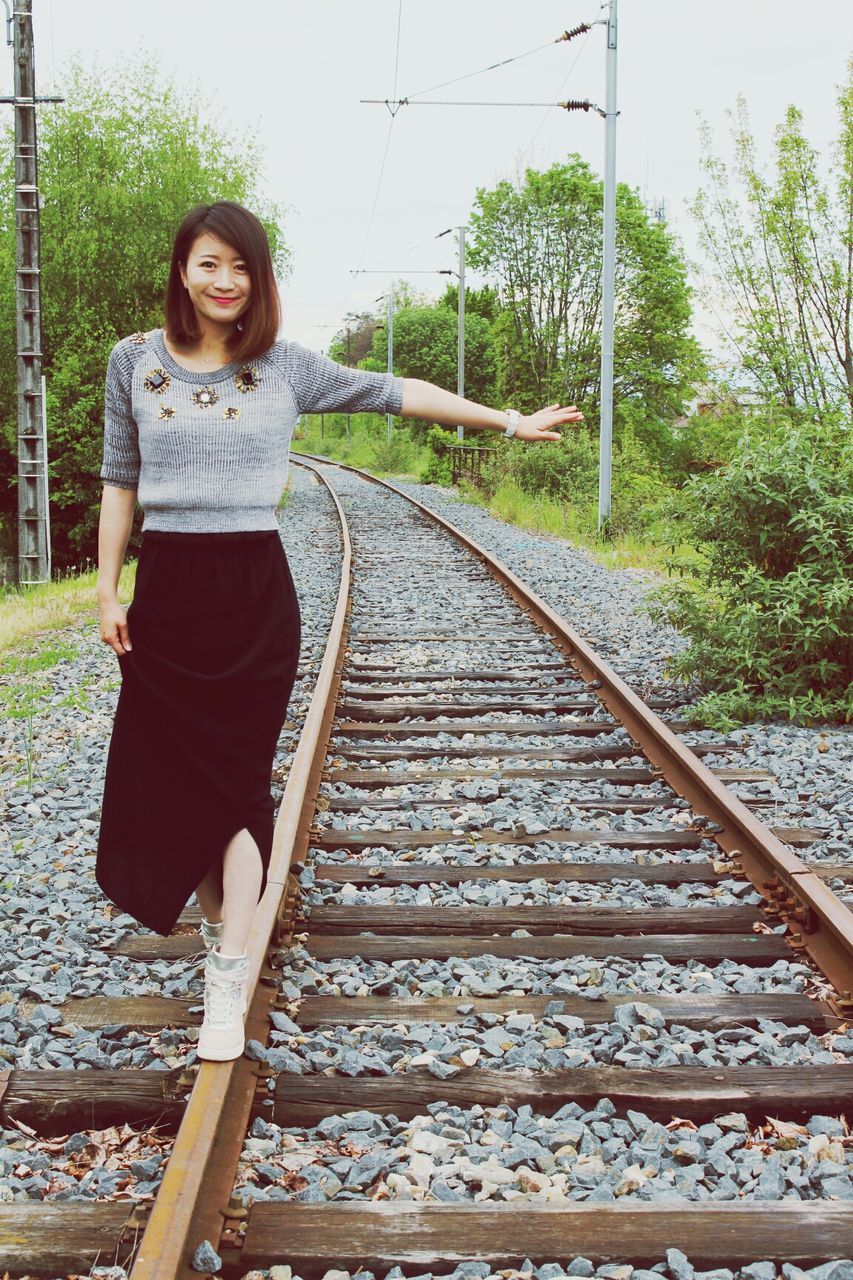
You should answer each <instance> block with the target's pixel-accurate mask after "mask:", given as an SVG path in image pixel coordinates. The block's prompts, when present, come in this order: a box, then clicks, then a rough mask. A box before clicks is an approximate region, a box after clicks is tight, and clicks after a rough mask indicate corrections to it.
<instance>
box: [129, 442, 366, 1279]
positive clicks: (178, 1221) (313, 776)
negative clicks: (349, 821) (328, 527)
mask: <svg viewBox="0 0 853 1280" xmlns="http://www.w3.org/2000/svg"><path fill="white" fill-rule="evenodd" d="M297 465H299V464H297ZM308 469H309V470H310V471H312V472H313V473H314V474H315V475H318V476H319V478H320V479H321V480H322V481H323V483H324V484H326V488H327V489H328V491H329V493H330V495H331V497H332V501H333V502H334V504H335V508H336V510H337V513H338V519H339V521H340V528H341V540H342V544H343V545H342V550H343V557H342V564H341V580H340V587H339V589H338V599H337V604H336V607H335V613H334V616H333V619H332V625H331V629H330V632H329V638H328V640H327V642H326V649H325V652H324V655H323V661H322V664H321V667H320V672H319V674H318V676H317V683H316V686H315V689H314V693H313V696H312V698H311V703H310V706H309V708H308V714H307V716H306V719H305V724H304V726H303V729H302V734H301V736H300V738H299V744H298V746H297V749H296V753H295V755H294V758H293V762H292V764H291V767H290V772H289V774H288V778H287V784H286V786H285V790H284V795H283V796H282V800H281V805H280V807H279V811H278V816H277V819H276V824H275V830H274V834H273V847H272V856H271V858H270V867H269V874H268V887H267V890H266V892H265V893H264V896H263V898H262V899H261V901H260V903H259V905H258V909H257V912H256V914H255V920H254V923H253V926H252V931H251V934H250V936H249V941H248V944H247V948H246V949H247V952H248V956H249V1012H248V1014H247V1018H246V1033H247V1039H248V1038H250V1037H253V1038H255V1039H264V1038H265V1036H266V1033H267V1031H268V1029H269V1018H268V1013H269V1010H270V1009H271V1008H272V1006H273V1000H274V988H273V986H272V985H270V984H269V983H263V982H261V980H260V979H261V977H262V976H265V977H269V976H271V971H270V970H268V969H267V967H266V956H267V948H268V947H269V944H270V940H271V938H272V937H273V934H274V932H275V930H276V929H277V927H278V925H279V922H280V912H281V908H282V899H283V895H284V892H285V887H286V885H287V878H288V871H289V868H290V864H291V861H292V860H293V854H294V849H295V848H296V847H297V845H298V843H299V841H300V839H302V840H305V839H307V829H308V826H309V825H310V821H311V816H312V813H313V806H314V795H315V793H316V789H317V784H318V782H319V777H320V772H321V770H322V767H323V759H324V756H325V751H326V744H327V741H328V737H329V730H330V726H331V721H332V716H333V714H334V708H335V700H336V695H337V689H338V684H339V682H340V659H341V650H342V648H343V644H344V636H345V630H346V616H347V612H348V609H349V596H350V583H351V577H352V546H351V544H350V538H349V531H348V529H347V523H346V518H345V516H344V513H343V510H342V508H341V505H340V503H339V502H338V499H337V496H336V495H335V493H334V491H333V490H332V488H331V486H329V485H328V484H327V483H326V481H325V479H324V478H323V476H322V474H321V473H320V472H319V471H318V470H317V469H316V468H314V467H311V466H310V465H309V466H308ZM258 1079H259V1070H258V1064H257V1063H254V1062H250V1061H249V1059H248V1058H245V1057H243V1058H237V1059H236V1060H235V1061H233V1062H203V1063H201V1065H200V1067H199V1070H198V1075H197V1077H196V1081H195V1084H194V1086H193V1090H192V1094H191V1095H190V1098H189V1101H188V1103H187V1107H186V1111H185V1113H184V1116H183V1119H182V1121H181V1125H180V1128H179V1130H178V1133H177V1136H176V1138H175V1145H174V1148H173V1150H172V1154H171V1157H170V1159H169V1162H168V1165H167V1167H166V1172H165V1174H164V1176H163V1181H162V1183H161V1184H160V1188H159V1191H158V1193H157V1198H156V1200H155V1201H154V1205H153V1207H152V1209H151V1213H150V1216H149V1218H148V1221H147V1224H146V1227H145V1232H144V1234H143V1236H142V1239H141V1241H140V1244H139V1249H138V1252H137V1255H136V1260H135V1262H134V1266H133V1270H132V1271H131V1278H132V1280H176V1277H187V1280H189V1277H192V1276H193V1275H195V1274H196V1273H195V1272H193V1271H191V1270H190V1269H189V1256H188V1254H189V1253H190V1252H191V1250H192V1249H193V1248H194V1247H195V1245H197V1244H198V1243H199V1242H200V1241H201V1240H203V1239H209V1240H212V1241H215V1242H217V1243H218V1242H219V1241H220V1239H221V1237H222V1236H223V1235H226V1236H227V1235H231V1236H232V1237H233V1236H235V1235H236V1233H237V1231H238V1229H239V1226H240V1219H241V1216H243V1213H244V1211H242V1210H241V1209H240V1208H239V1207H238V1206H237V1205H235V1204H233V1203H229V1198H230V1194H231V1190H232V1188H233V1185H234V1177H235V1172H236V1168H237V1161H238V1159H239V1156H240V1151H241V1148H242V1143H243V1138H244V1136H245V1132H246V1127H247V1124H248V1120H249V1114H250V1111H251V1106H252V1101H253V1098H254V1094H255V1088H256V1086H257V1081H258Z"/></svg>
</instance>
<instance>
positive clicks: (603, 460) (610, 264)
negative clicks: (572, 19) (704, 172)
mask: <svg viewBox="0 0 853 1280" xmlns="http://www.w3.org/2000/svg"><path fill="white" fill-rule="evenodd" d="M617 3H618V0H610V9H609V13H608V16H607V90H606V93H607V98H606V104H605V105H606V110H605V126H604V127H605V140H604V254H603V263H602V278H601V430H600V435H599V446H598V448H599V453H598V527H599V529H602V528H604V527H605V526H606V524H607V521H608V520H609V519H610V489H611V477H612V470H613V329H614V318H615V296H614V295H615V280H616V116H617V114H618V113H617V110H616V9H617Z"/></svg>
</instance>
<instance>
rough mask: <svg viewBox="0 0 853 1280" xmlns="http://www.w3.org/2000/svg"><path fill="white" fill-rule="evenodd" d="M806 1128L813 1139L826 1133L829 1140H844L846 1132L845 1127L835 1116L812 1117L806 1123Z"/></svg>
mask: <svg viewBox="0 0 853 1280" xmlns="http://www.w3.org/2000/svg"><path fill="white" fill-rule="evenodd" d="M806 1128H807V1129H808V1131H809V1133H810V1134H811V1135H812V1137H816V1136H817V1134H819V1133H825V1134H826V1135H827V1137H829V1138H843V1137H844V1135H845V1132H846V1130H845V1128H844V1125H843V1124H842V1123H841V1121H840V1120H838V1119H836V1117H835V1116H812V1117H811V1119H809V1120H807V1121H806Z"/></svg>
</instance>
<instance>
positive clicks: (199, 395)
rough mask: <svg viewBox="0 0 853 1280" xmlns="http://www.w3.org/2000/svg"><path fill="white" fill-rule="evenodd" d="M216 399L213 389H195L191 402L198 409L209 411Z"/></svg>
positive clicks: (217, 397)
mask: <svg viewBox="0 0 853 1280" xmlns="http://www.w3.org/2000/svg"><path fill="white" fill-rule="evenodd" d="M218 399H219V396H218V395H217V394H216V392H215V391H214V390H213V387H196V389H195V391H194V392H193V402H194V403H195V404H197V405H198V407H199V409H210V408H211V407H212V406H213V405H215V404H216V402H217V400H218Z"/></svg>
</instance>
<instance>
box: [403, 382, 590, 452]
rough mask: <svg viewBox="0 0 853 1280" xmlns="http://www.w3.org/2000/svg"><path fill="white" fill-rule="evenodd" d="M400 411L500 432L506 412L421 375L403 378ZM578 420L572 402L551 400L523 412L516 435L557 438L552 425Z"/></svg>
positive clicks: (415, 415) (453, 425)
mask: <svg viewBox="0 0 853 1280" xmlns="http://www.w3.org/2000/svg"><path fill="white" fill-rule="evenodd" d="M400 412H401V413H402V415H403V417H405V418H426V419H427V420H428V421H430V422H441V423H444V424H445V425H446V426H451V427H455V426H460V427H467V429H468V430H469V431H501V432H502V431H503V430H504V429H505V427H506V425H507V416H506V413H504V411H503V410H502V409H489V408H488V407H487V406H486V405H484V404H476V403H475V402H474V401H473V400H465V399H463V398H462V396H456V395H454V394H453V392H452V391H444V390H442V388H441V387H436V386H434V385H433V384H432V383H431V382H423V381H422V380H421V379H420V378H404V379H403V405H402V408H401V410H400ZM581 422H583V414H582V413H579V412H578V410H577V409H576V408H575V406H574V405H573V404H571V405H568V406H567V407H566V406H564V407H563V408H561V407H560V406H559V405H558V404H551V405H548V407H547V408H545V409H540V410H539V411H538V412H537V413H532V414H528V415H526V416H525V415H522V416H521V417H520V418H519V423H518V430H517V431H516V433H515V438H516V439H517V440H559V439H560V438H561V437H560V433H559V432H558V431H555V430H554V428H555V427H559V426H560V425H561V424H563V423H568V424H570V425H572V426H577V425H578V424H579V423H581Z"/></svg>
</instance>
